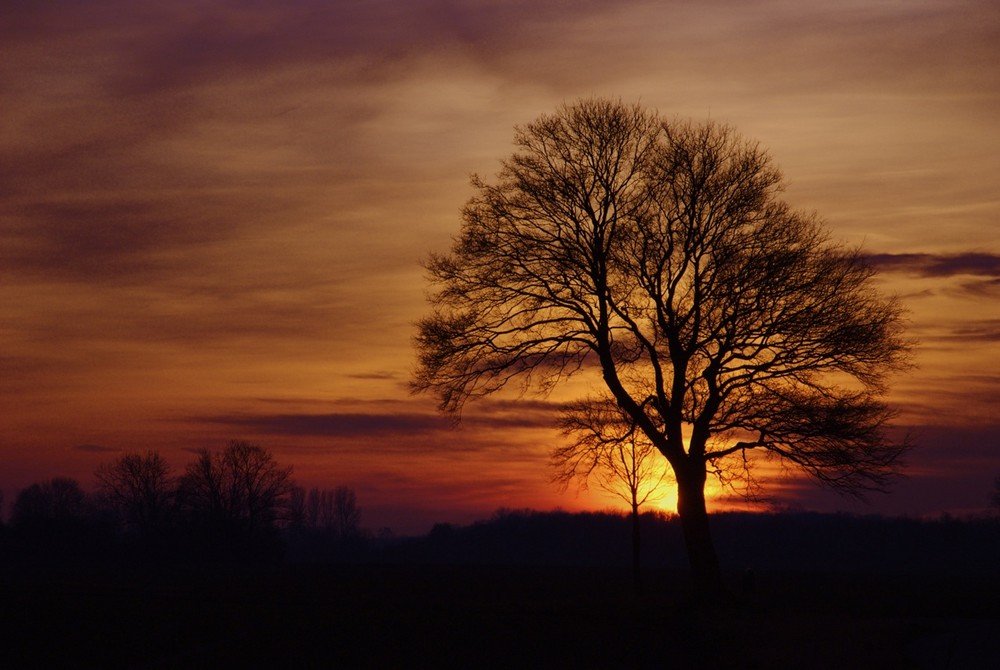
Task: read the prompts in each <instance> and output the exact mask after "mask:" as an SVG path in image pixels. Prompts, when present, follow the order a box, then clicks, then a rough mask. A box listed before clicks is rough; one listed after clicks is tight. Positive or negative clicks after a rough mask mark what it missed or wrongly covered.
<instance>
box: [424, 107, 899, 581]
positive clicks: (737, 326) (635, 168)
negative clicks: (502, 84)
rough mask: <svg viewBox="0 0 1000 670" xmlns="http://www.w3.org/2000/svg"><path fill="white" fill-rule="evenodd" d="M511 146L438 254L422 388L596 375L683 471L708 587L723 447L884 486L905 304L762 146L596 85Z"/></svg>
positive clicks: (680, 496) (458, 393)
mask: <svg viewBox="0 0 1000 670" xmlns="http://www.w3.org/2000/svg"><path fill="white" fill-rule="evenodd" d="M515 144H516V147H517V149H516V151H515V153H514V154H513V155H512V156H510V157H509V158H508V159H506V160H504V161H503V162H502V163H501V168H500V171H499V174H498V175H497V178H496V180H495V181H494V182H492V183H490V182H487V181H486V180H484V179H481V178H479V177H474V178H473V181H472V184H473V187H474V189H475V191H476V194H475V195H474V197H473V198H472V199H471V200H470V201H469V202H468V204H467V205H466V207H465V209H464V211H463V224H462V228H461V233H460V235H459V236H458V238H457V239H456V240H455V242H454V244H453V247H452V250H451V253H449V254H447V255H432V256H431V257H430V258H429V260H428V261H427V269H428V272H429V275H430V278H431V280H432V282H433V284H434V291H433V293H432V295H431V296H430V301H431V304H432V305H433V312H432V314H431V315H430V316H428V317H427V318H425V319H423V320H422V321H421V322H420V324H419V333H418V335H417V338H416V346H417V349H418V353H419V366H418V369H417V372H416V373H415V377H414V387H415V388H416V389H418V390H430V391H433V392H434V393H436V394H437V395H438V397H439V399H440V407H441V408H442V409H443V410H444V411H447V412H451V413H455V414H458V413H459V412H460V411H461V409H462V407H463V405H464V403H465V402H466V401H467V400H468V399H470V398H475V397H479V396H483V395H487V394H490V393H493V392H495V391H497V390H499V389H501V388H504V387H505V386H507V385H508V383H509V382H511V381H513V380H518V381H520V382H522V384H523V387H522V388H531V389H535V390H540V391H543V392H544V391H547V390H550V389H551V388H553V386H554V385H556V384H558V383H559V382H561V381H562V380H564V379H565V378H567V377H568V376H570V375H573V374H575V373H578V372H587V371H594V372H595V373H596V374H597V375H598V376H599V378H600V380H601V381H602V383H603V386H604V387H605V389H606V391H607V393H608V394H609V395H610V397H611V398H613V399H614V402H615V403H616V404H617V406H618V407H619V408H620V409H621V410H622V412H623V413H624V414H625V415H626V416H627V417H628V420H629V421H630V422H632V423H634V425H635V429H636V430H638V431H640V432H641V433H642V435H644V436H645V437H646V439H648V440H649V441H650V442H651V443H652V444H653V446H655V447H656V449H657V450H658V451H659V452H660V453H661V454H663V456H664V457H665V458H666V459H667V461H668V462H669V464H670V466H671V468H672V470H673V473H674V475H675V478H676V481H677V512H678V515H679V517H680V520H681V525H682V528H683V531H684V537H685V542H686V546H687V550H688V556H689V559H690V563H691V567H692V572H693V575H694V578H695V582H696V584H697V585H698V586H699V587H701V588H709V589H714V588H716V587H717V586H719V584H720V571H719V564H718V559H717V555H716V551H715V547H714V544H713V542H712V537H711V534H710V532H709V523H708V514H707V510H706V505H705V493H704V489H705V482H706V477H707V474H708V473H709V472H710V471H714V470H716V469H720V468H721V467H723V465H724V460H723V459H725V458H726V457H728V456H732V455H741V454H744V455H745V454H747V453H750V452H755V451H766V452H769V453H770V454H772V455H774V456H777V457H779V458H781V459H782V460H784V461H786V462H788V463H791V464H794V465H797V466H799V467H801V468H803V469H804V470H805V471H806V472H808V473H809V474H811V475H813V476H814V477H816V478H817V479H818V480H820V481H822V482H824V483H826V484H829V485H831V486H833V487H835V488H837V489H839V490H841V491H846V492H852V493H859V492H862V491H865V490H867V489H871V488H880V487H883V486H884V485H885V483H886V481H887V477H889V476H890V475H891V474H892V473H893V472H894V470H895V468H896V467H897V464H898V457H899V455H900V453H901V451H902V449H903V447H902V446H901V445H896V444H893V443H892V442H891V441H890V440H888V439H887V437H886V434H885V430H884V428H885V427H886V422H887V421H888V420H889V419H890V418H891V416H892V412H891V411H890V410H889V408H888V407H887V406H886V404H885V403H884V402H883V400H882V398H883V395H884V392H885V390H886V378H887V375H888V374H889V373H891V372H894V371H897V370H899V369H901V368H903V367H905V366H906V364H907V361H908V350H909V346H908V343H907V342H906V341H905V340H904V339H903V337H902V333H901V329H902V326H901V308H900V307H899V306H898V304H897V303H896V302H895V301H894V300H892V299H888V298H886V297H884V296H883V295H881V294H880V292H879V291H878V290H877V288H876V286H875V284H874V281H873V269H872V268H871V267H869V266H868V265H866V263H865V262H864V260H863V259H862V257H861V255H860V253H859V252H858V250H856V249H849V248H844V247H843V246H840V245H838V244H836V243H834V242H832V241H831V240H830V238H829V236H828V234H827V233H826V232H825V231H824V227H823V226H822V225H821V223H820V222H819V221H818V220H817V219H816V218H815V217H814V216H810V215H806V214H802V213H800V212H797V211H795V210H793V209H792V208H791V207H789V205H788V204H786V203H785V202H784V201H783V200H782V199H781V190H782V176H781V174H780V172H779V170H778V169H777V168H776V167H775V166H774V165H773V164H772V162H771V159H770V157H769V156H768V154H767V153H766V152H765V151H764V150H763V149H762V148H760V147H759V146H758V145H757V144H755V143H753V142H750V141H748V140H745V139H743V138H742V137H740V136H739V135H738V134H737V133H736V132H735V131H733V130H732V129H731V128H729V127H726V126H723V125H719V124H717V123H712V122H708V123H702V124H698V123H692V122H684V121H665V120H663V119H661V118H660V117H659V116H658V115H656V114H654V113H651V112H648V111H645V110H644V109H642V108H640V107H639V106H629V105H625V104H621V103H619V102H614V101H607V100H602V99H591V100H584V101H580V102H578V103H576V104H573V105H568V106H563V107H561V108H560V109H559V110H558V111H557V112H556V113H554V114H551V115H544V116H541V117H539V118H538V119H537V120H536V121H534V122H533V123H530V124H528V125H526V126H524V127H520V128H518V129H517V130H516V133H515ZM595 402H599V403H600V402H604V400H603V399H598V400H595ZM685 429H687V431H688V435H689V437H685V432H684V431H685Z"/></svg>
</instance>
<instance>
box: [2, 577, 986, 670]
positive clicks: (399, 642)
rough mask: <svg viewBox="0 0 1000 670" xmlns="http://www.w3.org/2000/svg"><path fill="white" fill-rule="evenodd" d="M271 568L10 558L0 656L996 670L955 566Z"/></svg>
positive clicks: (72, 663)
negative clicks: (720, 592)
mask: <svg viewBox="0 0 1000 670" xmlns="http://www.w3.org/2000/svg"><path fill="white" fill-rule="evenodd" d="M645 579H646V584H647V586H646V591H645V593H644V594H643V595H642V596H641V597H639V596H636V595H634V594H633V592H632V590H631V588H632V587H631V574H630V573H629V571H628V570H625V569H620V568H596V567H571V568H557V567H538V566H535V567H509V566H508V567H489V566H469V565H466V566H461V567H448V566H443V565H436V566H420V565H324V566H319V565H308V566H306V565H290V564H286V565H281V566H269V567H261V566H256V567H248V566H239V567H235V566H229V567H220V566H215V567H204V566H202V567H198V568H195V567H179V566H171V567H169V568H163V567H158V568H156V569H153V568H145V569H144V568H139V567H136V566H132V567H130V568H127V569H121V570H114V569H110V568H108V567H102V568H95V567H91V568H86V569H84V568H76V569H70V568H66V567H63V568H59V569H52V568H50V569H48V570H45V571H27V572H26V571H24V570H16V571H15V570H13V569H10V568H8V569H7V570H6V571H5V573H4V574H3V577H2V594H3V595H2V597H3V602H2V611H3V614H2V621H0V630H2V633H3V637H4V638H5V639H6V642H5V643H4V645H3V647H4V648H3V654H2V661H0V666H2V667H6V668H16V667H43V668H48V667H52V668H55V667H65V668H79V667H104V668H189V667H203V668H208V667H236V668H251V667H330V668H356V667H358V668H389V667H425V668H436V667H459V668H484V667H488V668H886V669H891V668H977V667H981V668H996V667H1000V665H997V662H998V661H1000V654H998V651H1000V604H998V597H1000V589H998V588H997V584H996V583H995V582H994V583H991V584H990V583H987V584H984V583H983V582H982V580H981V579H970V578H968V577H967V576H963V575H954V576H952V577H948V578H946V577H938V578H934V579H930V578H926V577H924V578H902V577H900V578H894V579H893V578H887V577H884V576H882V577H875V576H868V577H865V576H857V575H849V574H835V573H822V574H815V573H814V574H810V573H798V574H795V573H783V574H768V573H761V574H756V575H755V579H754V588H753V591H752V592H751V593H745V592H744V591H743V587H742V585H741V582H742V576H739V577H737V576H734V577H733V579H732V582H733V589H732V594H731V595H730V596H729V597H727V598H726V599H725V602H716V603H712V604H710V605H705V604H702V605H696V604H695V603H694V602H693V601H692V599H691V598H690V596H689V594H688V591H687V578H686V576H685V575H684V574H683V572H674V571H671V572H664V571H647V572H646V574H645Z"/></svg>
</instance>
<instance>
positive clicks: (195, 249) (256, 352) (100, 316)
mask: <svg viewBox="0 0 1000 670" xmlns="http://www.w3.org/2000/svg"><path fill="white" fill-rule="evenodd" d="M592 95H599V96H608V97H613V98H621V99H622V100H624V101H626V102H640V103H642V104H643V105H645V106H647V107H649V108H652V109H657V110H659V112H660V113H661V114H663V115H665V116H675V115H676V116H680V117H693V118H695V119H699V120H703V119H707V118H711V119H713V120H715V121H720V122H725V123H729V124H732V125H734V126H735V127H736V128H737V129H738V130H739V131H740V132H741V133H742V134H744V135H745V136H747V137H750V138H753V139H755V140H758V141H759V142H760V143H761V144H762V145H763V146H765V147H767V148H768V149H769V150H770V152H771V154H772V156H773V157H774V159H775V162H776V163H777V165H778V166H780V167H781V169H782V170H783V172H784V174H785V177H786V179H787V180H788V188H787V191H786V197H787V199H788V200H789V202H791V203H792V204H793V205H794V206H796V207H799V208H802V209H804V210H809V211H816V212H818V213H819V214H820V215H821V216H822V217H823V219H824V220H825V221H826V222H827V224H828V225H829V227H830V229H831V231H832V234H833V236H834V237H835V238H836V239H838V240H843V241H845V242H847V243H850V244H858V243H861V244H863V245H864V248H865V250H866V251H867V252H868V253H870V254H872V255H873V257H874V260H875V262H876V263H877V265H878V266H879V267H880V269H881V270H882V274H881V278H882V279H881V283H882V285H883V286H884V288H885V290H886V291H888V292H890V293H896V294H898V295H899V296H900V297H901V298H902V300H903V302H904V303H905V304H906V306H907V307H908V308H909V309H910V321H911V328H910V334H911V335H912V336H914V337H916V338H918V339H919V340H920V346H919V349H918V353H917V356H916V363H917V365H918V367H917V368H916V369H915V370H914V371H912V372H911V373H909V374H907V375H905V376H903V377H900V378H898V379H897V380H896V383H895V385H894V388H893V392H892V395H891V399H892V402H893V404H894V405H896V406H897V407H898V408H899V409H900V417H899V421H898V424H899V426H900V428H901V429H910V430H912V434H913V437H914V439H915V441H916V444H917V447H916V448H915V449H914V450H913V451H912V453H911V454H910V455H909V457H908V467H907V470H906V473H907V478H906V479H905V480H903V481H901V482H900V483H899V484H898V485H897V486H896V487H895V488H894V489H893V491H892V493H890V494H888V495H880V496H875V497H873V498H871V499H870V500H869V501H868V503H867V504H866V505H862V504H859V503H857V502H853V501H850V500H844V499H841V498H839V497H837V496H835V495H833V494H831V493H827V492H824V491H822V490H820V489H818V488H816V487H815V486H814V485H812V484H810V483H809V482H807V481H803V480H798V479H795V478H788V479H785V480H782V481H773V482H772V485H773V486H772V489H771V491H772V493H774V494H775V496H776V503H778V504H781V505H790V506H795V507H802V508H806V509H817V510H827V511H829V510H848V511H855V512H872V513H884V514H912V515H918V514H935V513H940V512H944V511H948V512H952V513H963V512H968V511H977V510H982V509H983V507H984V506H985V505H986V503H987V500H988V497H989V491H990V487H991V484H992V482H993V479H994V478H995V477H997V476H998V475H1000V411H998V402H1000V3H997V2H995V0H884V1H878V0H875V1H872V0H845V1H842V2H829V1H827V0H824V1H822V2H821V1H819V0H771V1H759V2H752V1H751V2H747V1H743V0H708V1H705V2H697V3H696V2H681V1H680V0H675V1H672V2H669V1H668V2H654V1H650V0H646V1H640V0H624V1H621V2H614V3H611V2H606V1H604V0H600V1H598V0H580V1H574V0H559V1H553V2H539V1H537V0H533V1H530V2H529V1H527V0H450V1H449V0H408V1H406V2H404V1H402V0H395V1H389V0H301V1H296V2H287V3H283V2H277V1H274V0H272V1H264V0H257V1H249V0H248V1H244V2H236V1H233V2H224V1H222V0H201V1H191V2H142V3H137V2H126V1H125V0H113V1H100V0H93V1H88V2H75V1H73V2H70V1H66V0H63V1H62V2H19V1H8V2H4V3H2V5H0V490H2V491H3V492H4V495H5V500H6V501H7V503H8V504H9V502H10V501H11V500H12V499H13V498H14V496H15V495H16V493H17V491H18V490H19V489H20V488H22V487H24V486H27V485H28V484H30V483H32V482H34V481H38V480H40V479H46V478H49V477H52V476H56V475H64V476H71V477H76V478H77V479H79V480H80V481H81V483H82V484H83V485H84V486H85V487H90V486H91V485H92V483H93V477H92V473H93V470H94V468H95V467H96V466H97V465H98V464H99V463H101V462H104V461H108V460H111V459H113V458H115V457H116V456H118V455H121V454H122V453H124V452H125V451H128V450H146V449H158V450H159V451H160V452H161V453H162V454H163V455H164V456H166V457H167V459H168V460H169V461H170V462H171V463H172V464H173V465H174V466H175V467H176V468H177V469H178V470H179V469H181V468H182V467H183V465H184V464H185V463H186V462H187V461H188V460H189V459H190V458H191V454H190V450H191V449H195V448H200V447H207V448H209V449H218V448H221V447H223V446H224V445H225V443H226V442H227V441H228V440H229V439H233V438H239V439H247V440H253V441H256V442H259V443H261V444H262V445H263V446H265V447H268V448H270V449H271V450H272V451H273V452H274V453H275V455H276V456H277V458H278V460H279V461H281V462H282V463H287V464H290V465H293V466H294V468H295V477H296V479H297V480H298V481H299V482H301V483H302V484H303V485H306V486H328V487H333V486H336V485H348V486H352V487H354V488H355V489H356V491H357V493H358V500H359V503H360V505H361V506H362V508H363V510H364V518H363V523H364V525H366V526H369V527H372V528H375V527H379V526H390V527H392V528H393V529H394V530H395V531H397V532H403V533H409V532H424V531H426V530H427V529H428V528H429V527H430V525H431V524H432V523H434V522H436V521H452V522H467V521H470V520H473V519H476V518H481V517H483V516H486V515H488V514H489V513H490V512H492V511H493V510H494V509H496V508H498V507H501V506H506V507H515V508H520V507H533V508H537V509H551V508H554V507H557V506H561V507H563V508H566V509H587V508H589V509H602V508H606V507H609V506H611V505H613V504H615V503H614V500H613V499H611V498H607V497H603V496H601V495H599V494H598V493H596V492H592V493H590V494H577V493H576V492H575V491H574V490H572V489H571V490H570V491H567V492H560V491H559V490H558V489H557V488H556V487H555V486H554V485H552V484H551V483H550V482H549V477H550V475H551V471H550V469H549V467H548V463H547V461H548V453H549V451H550V450H551V448H552V446H553V445H554V444H555V443H556V441H557V440H559V439H560V438H559V435H558V433H557V431H556V430H554V428H553V425H554V416H555V415H554V411H553V404H554V403H553V402H552V399H545V398H537V397H529V398H526V399H524V400H523V401H519V400H518V398H517V397H516V396H513V395H508V396H504V397H502V398H497V399H494V400H490V401H488V402H482V403H479V404H475V405H471V406H470V407H469V408H468V410H467V412H466V414H465V418H464V421H463V423H462V425H461V426H460V427H459V428H457V429H453V428H452V427H451V425H450V424H449V422H448V420H447V419H445V418H442V417H440V416H438V415H437V414H436V412H435V409H434V405H435V403H434V400H433V398H429V397H424V396H411V395H410V393H409V390H408V387H407V384H408V381H409V378H410V374H411V372H412V370H413V368H414V366H415V360H414V351H413V347H412V341H411V340H412V337H413V335H414V325H413V324H414V322H415V321H416V320H417V319H419V318H420V317H421V315H423V314H424V313H425V312H426V309H427V308H426V302H425V291H426V290H427V286H426V282H425V278H424V273H423V270H422V268H421V266H420V260H421V259H422V258H424V257H425V256H426V255H427V254H428V253H429V252H431V251H445V250H447V248H448V246H449V244H450V240H451V237H452V236H453V235H455V234H456V233H457V232H458V229H459V224H460V217H459V213H460V210H461V207H462V205H463V204H464V203H465V201H466V200H467V199H468V198H469V196H470V195H471V194H472V190H471V187H470V186H469V175H470V174H471V173H480V174H482V175H484V176H490V175H492V174H494V173H495V171H496V169H497V167H498V161H499V160H500V159H501V158H503V157H505V156H507V155H509V154H510V152H511V151H512V143H511V138H512V133H513V127H514V126H515V125H516V124H523V123H526V122H529V121H531V120H533V119H534V118H536V117H537V116H538V115H539V114H542V113H547V112H551V111H553V110H554V109H555V108H556V107H557V106H558V105H560V104H562V103H564V102H572V101H574V100H576V99H578V98H581V97H589V96H592ZM790 474H792V473H790ZM725 504H726V503H725V501H720V502H718V503H717V505H716V508H717V509H718V508H720V507H722V506H724V505H725Z"/></svg>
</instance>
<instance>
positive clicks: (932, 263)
mask: <svg viewBox="0 0 1000 670" xmlns="http://www.w3.org/2000/svg"><path fill="white" fill-rule="evenodd" d="M865 260H866V261H867V262H868V263H870V264H871V265H872V266H874V267H875V268H876V269H878V270H881V271H883V272H900V273H905V274H910V275H915V276H919V277H953V276H957V275H974V276H985V277H994V278H1000V255H998V254H993V253H985V252H966V253H961V254H927V253H924V254H869V255H867V256H865Z"/></svg>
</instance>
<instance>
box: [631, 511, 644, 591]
mask: <svg viewBox="0 0 1000 670" xmlns="http://www.w3.org/2000/svg"><path fill="white" fill-rule="evenodd" d="M632 580H633V582H632V585H633V588H634V589H635V593H636V595H638V594H640V593H642V574H641V572H640V567H639V506H638V505H637V504H635V503H632Z"/></svg>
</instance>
